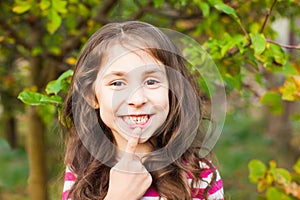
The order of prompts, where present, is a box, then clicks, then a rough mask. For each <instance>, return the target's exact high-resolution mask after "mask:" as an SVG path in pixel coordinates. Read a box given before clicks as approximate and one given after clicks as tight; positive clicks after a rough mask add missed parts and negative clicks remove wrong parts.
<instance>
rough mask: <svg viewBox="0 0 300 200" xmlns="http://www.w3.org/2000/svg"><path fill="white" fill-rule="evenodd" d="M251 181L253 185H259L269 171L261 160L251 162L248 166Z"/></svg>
mask: <svg viewBox="0 0 300 200" xmlns="http://www.w3.org/2000/svg"><path fill="white" fill-rule="evenodd" d="M248 169H249V179H250V181H251V182H253V183H257V182H258V180H259V179H260V178H262V177H263V176H264V174H265V173H266V171H267V167H266V165H265V164H264V163H263V162H261V161H260V160H251V161H250V163H249V164H248Z"/></svg>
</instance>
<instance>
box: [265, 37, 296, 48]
mask: <svg viewBox="0 0 300 200" xmlns="http://www.w3.org/2000/svg"><path fill="white" fill-rule="evenodd" d="M267 42H269V43H272V44H276V45H278V46H281V47H283V48H285V49H296V50H300V44H298V45H287V44H280V43H279V42H276V41H274V40H270V39H267Z"/></svg>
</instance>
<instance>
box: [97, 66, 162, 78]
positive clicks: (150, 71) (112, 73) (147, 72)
mask: <svg viewBox="0 0 300 200" xmlns="http://www.w3.org/2000/svg"><path fill="white" fill-rule="evenodd" d="M156 73H161V74H164V71H163V70H161V69H156V68H155V69H149V70H146V71H145V72H143V76H147V75H151V74H156ZM126 74H128V72H124V71H111V72H110V73H109V74H106V75H105V76H103V78H102V79H106V78H109V77H110V76H117V77H122V76H126Z"/></svg>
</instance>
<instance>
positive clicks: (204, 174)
mask: <svg viewBox="0 0 300 200" xmlns="http://www.w3.org/2000/svg"><path fill="white" fill-rule="evenodd" d="M211 174H212V170H211V169H209V168H206V169H202V171H201V174H200V176H201V178H207V177H208V176H209V175H211ZM187 178H189V179H192V178H193V176H192V174H191V173H187Z"/></svg>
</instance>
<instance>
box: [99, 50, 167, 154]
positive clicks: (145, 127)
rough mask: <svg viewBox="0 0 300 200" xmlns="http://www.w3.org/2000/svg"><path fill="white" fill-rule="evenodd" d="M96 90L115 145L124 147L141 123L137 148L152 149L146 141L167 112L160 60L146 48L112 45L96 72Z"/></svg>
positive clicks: (164, 83)
mask: <svg viewBox="0 0 300 200" xmlns="http://www.w3.org/2000/svg"><path fill="white" fill-rule="evenodd" d="M95 94H96V99H97V101H98V102H97V103H98V106H99V109H100V116H101V119H102V120H103V122H104V123H105V124H106V125H107V126H108V127H109V128H110V129H111V131H112V133H113V135H114V137H115V139H116V142H117V146H118V147H119V148H121V149H123V150H124V149H125V147H126V144H127V141H128V139H129V138H130V137H136V136H134V135H132V133H133V130H134V129H135V128H136V127H140V128H141V130H142V134H141V136H140V139H139V145H138V146H137V152H140V153H145V152H149V151H151V149H149V144H148V143H147V141H148V139H149V138H150V137H151V136H152V135H153V133H154V132H155V130H157V129H158V128H159V127H160V126H161V125H162V124H163V123H164V121H165V120H166V118H167V115H168V113H169V98H168V80H167V75H166V70H165V67H164V66H163V65H162V63H161V62H160V61H158V60H157V59H155V58H153V57H152V56H151V55H149V54H148V53H147V52H145V51H142V50H136V51H128V50H125V49H124V48H122V47H121V46H119V45H114V46H113V47H112V49H111V50H109V57H108V59H106V64H104V66H101V70H100V72H99V74H98V76H97V79H96V84H95Z"/></svg>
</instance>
